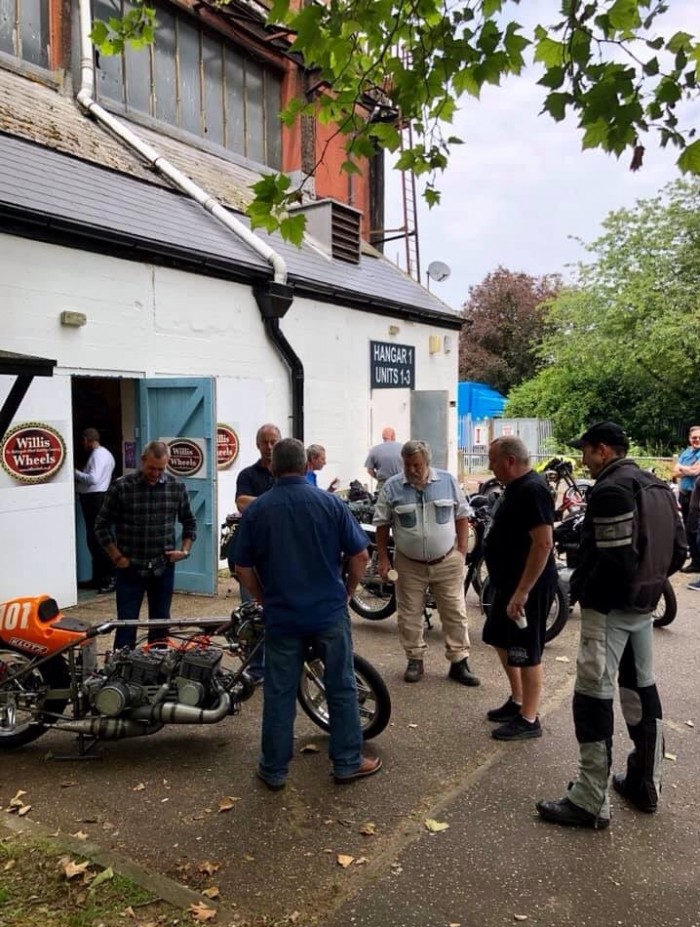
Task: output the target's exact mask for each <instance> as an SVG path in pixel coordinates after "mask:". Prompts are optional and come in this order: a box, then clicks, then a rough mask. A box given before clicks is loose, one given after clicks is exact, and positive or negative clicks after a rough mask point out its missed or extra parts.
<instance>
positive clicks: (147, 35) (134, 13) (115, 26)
mask: <svg viewBox="0 0 700 927" xmlns="http://www.w3.org/2000/svg"><path fill="white" fill-rule="evenodd" d="M137 3H138V0H137ZM156 25H157V20H156V11H155V10H154V9H152V8H151V7H148V6H143V5H141V4H138V5H137V6H135V7H134V8H133V9H132V10H129V12H128V13H126V14H125V15H124V17H123V18H122V19H117V18H116V17H113V18H111V19H109V20H108V22H106V23H105V22H103V21H102V20H95V21H94V22H93V24H92V29H91V31H90V39H91V41H92V42H93V44H94V45H95V47H96V48H97V49H98V50H99V52H100V54H102V55H120V54H122V52H123V51H124V49H125V48H126V47H127V46H130V47H131V48H134V49H136V50H138V49H142V48H147V47H148V46H149V45H152V44H153V42H154V41H155V30H156Z"/></svg>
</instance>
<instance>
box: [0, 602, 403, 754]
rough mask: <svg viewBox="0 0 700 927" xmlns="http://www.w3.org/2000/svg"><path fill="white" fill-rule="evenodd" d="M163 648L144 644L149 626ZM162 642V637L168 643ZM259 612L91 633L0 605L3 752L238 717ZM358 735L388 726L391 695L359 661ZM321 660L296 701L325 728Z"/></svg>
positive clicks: (36, 608) (309, 665) (64, 620)
mask: <svg viewBox="0 0 700 927" xmlns="http://www.w3.org/2000/svg"><path fill="white" fill-rule="evenodd" d="M120 626H121V627H123V626H132V627H137V628H138V627H140V628H142V629H143V638H141V639H140V640H138V641H137V645H136V646H135V647H134V648H133V649H130V648H128V647H124V648H123V649H121V650H115V651H112V652H110V651H106V652H105V653H102V654H99V653H98V648H97V643H98V640H99V639H100V638H104V637H105V636H106V635H108V634H111V633H112V632H113V631H114V629H115V628H116V627H120ZM147 627H150V628H154V627H162V628H163V633H164V640H163V641H159V642H155V643H150V644H149V643H148V642H147V639H146V633H145V632H146V628H147ZM165 635H167V636H165ZM263 636H264V624H263V619H262V608H261V607H260V606H258V605H256V604H254V603H249V604H246V605H242V606H240V607H239V608H236V609H234V611H233V612H232V614H231V618H230V619H222V618H198V619H193V620H187V621H177V620H172V621H162V622H150V623H149V622H141V621H135V622H116V621H108V622H103V623H102V624H98V625H95V626H90V625H89V624H87V623H85V622H83V621H80V620H77V619H75V618H72V617H67V616H65V615H63V614H62V613H61V612H60V610H59V608H58V605H57V604H56V602H55V600H54V599H52V598H50V597H49V596H47V595H41V596H33V597H27V598H18V599H11V600H9V601H6V602H2V603H0V751H7V750H12V749H14V748H16V747H22V746H24V745H25V744H28V743H30V742H31V741H33V740H35V739H36V738H37V737H41V735H42V734H44V733H46V732H47V731H49V730H57V731H65V732H67V733H72V734H76V735H78V752H79V754H81V755H82V754H84V753H85V752H86V751H87V750H88V749H89V748H90V746H91V745H92V744H93V743H94V742H95V741H98V740H116V739H119V738H122V737H141V736H145V735H147V734H155V733H156V732H157V731H159V730H161V728H163V727H164V726H165V725H166V724H217V723H218V722H219V721H223V720H224V719H225V718H226V717H228V716H229V715H235V714H237V713H238V711H239V710H240V706H241V703H242V702H245V701H246V700H247V699H249V698H250V697H251V695H252V694H253V692H254V691H255V684H254V682H253V681H252V680H251V679H250V677H249V676H248V674H247V673H246V667H247V666H248V664H249V662H250V660H251V658H252V657H253V655H254V653H255V652H256V651H257V650H258V649H259V648H260V647H261V646H262V641H263ZM353 660H354V667H355V678H356V681H357V691H358V700H359V707H360V716H361V719H362V729H363V736H364V737H365V738H366V739H368V738H371V737H376V736H377V735H378V734H380V733H381V732H382V731H383V730H384V728H385V727H386V726H387V724H388V722H389V717H390V715H391V699H390V697H389V691H388V689H387V687H386V685H385V684H384V681H383V680H382V678H381V676H380V675H379V673H378V672H377V670H375V669H374V667H373V666H372V665H371V664H370V663H368V662H367V660H364V659H363V658H362V657H360V656H358V655H357V654H355V655H354V656H353ZM323 672H324V667H323V662H322V660H321V659H320V658H319V657H318V656H317V655H316V654H314V653H313V651H312V650H311V649H309V653H308V656H307V659H306V661H305V663H304V667H303V672H302V676H301V682H300V684H299V691H298V693H297V697H298V700H299V704H300V705H301V707H302V709H303V711H304V712H305V713H306V714H307V715H308V717H309V718H311V720H312V721H313V722H314V723H315V724H317V725H318V727H320V728H321V729H323V730H325V731H327V730H329V717H328V705H327V701H326V695H325V686H324V682H323Z"/></svg>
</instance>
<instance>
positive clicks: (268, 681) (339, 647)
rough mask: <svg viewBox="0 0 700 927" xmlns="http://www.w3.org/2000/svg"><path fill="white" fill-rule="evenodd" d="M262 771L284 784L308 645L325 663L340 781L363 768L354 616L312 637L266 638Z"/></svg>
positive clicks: (333, 758) (331, 749)
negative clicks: (356, 677) (352, 619)
mask: <svg viewBox="0 0 700 927" xmlns="http://www.w3.org/2000/svg"><path fill="white" fill-rule="evenodd" d="M265 644H266V663H265V683H264V689H263V692H264V704H263V723H262V752H261V754H260V772H261V773H262V775H263V776H264V778H265V779H266V780H267V781H268V782H270V783H272V784H273V785H279V784H281V783H282V782H284V781H285V779H286V777H287V770H288V767H289V761H290V760H291V758H292V755H293V752H294V716H295V714H296V699H297V689H298V688H299V680H300V678H301V672H302V664H303V663H304V660H305V659H306V658H307V656H308V649H309V646H312V647H313V648H314V652H315V654H316V655H317V656H318V657H320V658H321V659H322V660H323V664H324V673H323V682H324V685H325V687H326V699H327V703H328V713H329V720H330V728H331V731H330V744H329V747H328V755H329V756H330V758H331V762H332V763H333V773H334V774H335V775H336V776H348V775H350V774H351V773H354V772H355V770H357V769H358V768H359V766H360V764H361V763H362V726H361V724H360V711H359V706H358V701H357V686H356V684H355V672H354V669H353V662H352V637H351V634H350V617H349V615H347V614H346V615H345V616H344V617H343V618H342V619H341V620H340V621H339V622H338V623H337V624H335V625H333V627H332V628H328V629H327V630H325V631H321V632H319V633H318V634H311V635H308V636H307V637H283V636H279V635H273V634H267V636H266V638H265Z"/></svg>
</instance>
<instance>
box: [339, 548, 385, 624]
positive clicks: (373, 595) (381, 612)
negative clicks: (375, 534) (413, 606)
mask: <svg viewBox="0 0 700 927" xmlns="http://www.w3.org/2000/svg"><path fill="white" fill-rule="evenodd" d="M369 555H370V559H369V563H368V564H367V569H366V570H365V574H364V576H363V577H362V579H361V580H360V581H359V583H358V584H357V589H356V590H355V592H354V594H353V596H352V598H351V599H350V603H349V604H350V608H351V609H352V611H354V612H355V614H356V615H359V616H360V618H366V619H367V620H368V621H383V620H384V618H388V617H389V616H390V615H393V614H394V612H395V611H396V591H395V589H394V585H393V583H385V582H382V578H381V576H380V575H379V570H378V568H377V551H376V548H375V546H374V544H370V546H369Z"/></svg>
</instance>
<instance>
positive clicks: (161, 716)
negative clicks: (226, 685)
mask: <svg viewBox="0 0 700 927" xmlns="http://www.w3.org/2000/svg"><path fill="white" fill-rule="evenodd" d="M230 708H231V698H230V696H229V695H228V693H227V692H222V693H221V698H220V700H219V704H218V705H217V707H216V708H195V707H194V706H192V705H181V704H180V703H179V702H163V704H162V705H142V706H141V707H139V708H133V709H132V710H131V711H130V712H129V718H131V719H132V720H133V721H151V722H154V721H155V722H159V723H161V724H216V723H217V721H222V720H223V719H224V718H225V717H226V715H227V714H228V713H229V710H230Z"/></svg>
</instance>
